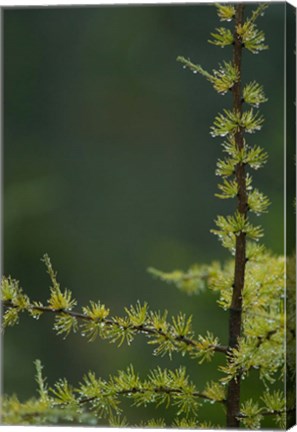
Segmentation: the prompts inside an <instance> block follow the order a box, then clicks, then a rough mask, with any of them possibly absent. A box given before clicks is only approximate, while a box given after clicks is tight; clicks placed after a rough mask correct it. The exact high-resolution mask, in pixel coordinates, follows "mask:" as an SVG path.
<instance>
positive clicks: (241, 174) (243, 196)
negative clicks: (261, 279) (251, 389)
mask: <svg viewBox="0 0 297 432" xmlns="http://www.w3.org/2000/svg"><path fill="white" fill-rule="evenodd" d="M243 11H244V5H243V4H242V3H240V4H238V5H237V6H236V15H235V31H234V47H233V62H234V66H235V67H236V68H237V70H238V71H239V74H240V79H239V80H238V81H237V82H236V83H235V85H234V86H233V88H232V95H233V110H234V111H235V112H237V113H239V114H242V95H241V56H242V40H241V37H240V36H239V34H238V33H237V31H236V28H237V26H238V25H240V24H242V23H243ZM243 132H244V131H243V129H242V128H239V130H238V131H237V132H236V133H235V136H234V138H235V144H236V147H237V149H238V150H241V149H242V148H243V147H244V139H243ZM235 178H236V181H237V184H238V202H237V210H238V212H239V213H241V214H243V215H244V216H245V217H246V215H247V211H248V205H247V191H246V175H245V167H244V164H242V163H239V164H237V166H236V169H235ZM245 265H246V236H245V233H243V232H240V233H239V235H238V236H236V249H235V270H234V285H233V293H232V301H231V307H230V316H229V347H230V348H234V347H236V346H237V343H238V338H239V337H240V334H241V325H242V291H243V288H244V277H245ZM226 405H227V427H229V428H230V427H232V428H238V427H239V424H240V421H239V420H238V419H237V413H238V412H239V408H240V374H238V375H237V376H236V377H235V378H233V379H232V380H231V381H230V383H229V385H228V391H227V404H226Z"/></svg>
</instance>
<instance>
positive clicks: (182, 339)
mask: <svg viewBox="0 0 297 432" xmlns="http://www.w3.org/2000/svg"><path fill="white" fill-rule="evenodd" d="M1 303H2V305H3V306H4V307H7V308H14V307H17V306H15V305H14V304H13V303H11V302H9V301H2V302H1ZM27 310H28V311H29V310H31V311H34V310H35V311H40V312H45V313H51V314H54V315H64V316H65V315H67V316H71V317H73V318H76V319H78V320H82V321H94V322H100V323H104V324H105V325H106V326H110V327H112V326H113V327H122V324H119V323H118V322H117V321H116V320H113V319H112V318H110V319H108V318H102V319H100V321H99V320H96V319H94V318H92V317H90V316H88V315H85V314H83V313H80V312H76V311H71V310H65V309H52V308H51V307H49V306H37V305H34V304H29V305H28V308H27ZM127 329H130V330H132V331H134V332H135V333H142V334H145V335H159V336H164V337H169V336H170V338H171V339H172V340H173V341H174V342H176V345H178V344H180V343H184V344H185V345H187V346H191V347H193V348H194V349H196V350H197V351H199V350H200V349H199V342H198V341H196V340H194V339H190V338H188V337H186V336H181V335H174V334H172V333H170V335H168V334H167V333H165V332H164V331H162V330H160V329H156V328H155V327H151V326H150V325H149V324H141V325H133V324H129V325H128V326H127ZM210 348H212V349H213V350H214V351H215V352H219V353H223V354H226V353H227V350H228V348H227V347H225V346H223V345H210Z"/></svg>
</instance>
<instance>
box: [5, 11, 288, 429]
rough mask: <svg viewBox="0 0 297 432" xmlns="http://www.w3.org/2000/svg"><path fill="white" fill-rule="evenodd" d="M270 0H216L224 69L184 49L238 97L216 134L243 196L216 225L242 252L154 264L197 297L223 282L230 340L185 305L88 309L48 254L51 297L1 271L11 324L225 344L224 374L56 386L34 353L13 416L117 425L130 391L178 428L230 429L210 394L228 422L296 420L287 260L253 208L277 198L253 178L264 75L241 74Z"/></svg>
mask: <svg viewBox="0 0 297 432" xmlns="http://www.w3.org/2000/svg"><path fill="white" fill-rule="evenodd" d="M266 8H267V4H259V5H258V7H256V8H255V9H254V10H253V12H252V13H251V15H250V16H247V17H245V15H246V14H245V13H244V12H245V7H244V4H243V3H237V4H236V5H231V4H230V5H229V4H228V5H223V4H216V10H217V15H218V18H219V20H220V21H221V22H223V23H227V24H226V25H227V26H226V27H223V26H221V27H218V28H217V29H216V31H215V32H214V33H212V34H211V37H212V39H211V40H209V42H210V43H211V44H212V45H214V46H217V47H222V48H225V47H227V48H229V49H230V52H231V53H232V60H229V61H224V62H223V63H221V64H220V65H219V66H218V69H216V70H213V71H211V72H209V71H207V70H205V69H204V68H203V67H202V66H200V65H199V64H195V63H194V62H192V61H191V60H190V59H187V58H185V57H182V56H179V57H178V58H177V60H178V61H179V62H181V63H182V65H183V68H186V69H189V70H190V71H192V72H194V73H195V74H200V75H202V76H203V77H204V78H205V79H206V80H207V81H209V82H210V84H211V85H212V86H213V88H214V89H215V91H216V92H217V93H218V94H220V95H226V96H227V97H228V95H229V96H230V95H231V97H232V106H231V109H225V110H223V113H219V114H218V115H217V116H216V117H215V120H214V122H213V125H212V126H211V130H210V133H211V136H212V137H215V138H216V137H220V138H223V139H224V141H223V143H222V147H223V151H224V153H225V154H227V156H226V157H224V158H223V159H220V160H218V161H217V169H216V174H217V175H218V176H220V177H221V178H222V181H221V183H220V184H219V185H218V189H219V193H217V194H216V196H217V197H218V198H220V199H234V198H235V199H236V201H237V203H236V210H235V212H234V214H232V215H228V216H218V217H217V219H216V221H215V223H216V226H217V228H216V229H213V230H212V232H213V233H214V234H215V235H217V236H218V238H219V240H220V242H221V243H222V246H223V247H225V248H226V249H227V250H228V251H229V252H230V253H231V255H232V257H231V258H230V259H229V260H228V261H226V262H225V263H224V264H220V263H218V262H213V263H211V264H195V265H193V266H191V267H190V268H189V269H188V270H187V271H181V270H175V271H173V272H169V273H168V272H167V273H166V272H163V271H161V270H158V269H154V268H149V269H148V271H149V273H151V274H152V275H153V276H154V277H155V278H158V279H160V280H161V281H163V282H165V283H168V284H171V285H174V286H175V287H176V288H177V289H179V290H180V291H182V292H183V293H185V294H188V295H194V296H197V295H203V292H205V291H211V292H213V293H214V294H215V295H216V297H217V303H218V306H219V307H221V308H222V309H223V310H224V311H226V313H227V314H228V316H229V325H228V340H227V341H226V342H225V344H222V343H220V342H219V339H218V338H217V337H216V336H214V335H213V334H212V333H211V332H210V331H209V332H207V334H206V335H200V334H198V336H196V335H195V333H194V330H193V326H192V317H191V316H189V317H187V316H186V315H185V314H184V313H179V314H178V315H177V316H173V317H172V318H171V320H168V312H167V311H164V312H163V313H161V312H160V311H158V312H154V311H151V310H149V308H148V305H147V304H146V303H144V304H143V305H142V304H140V303H139V302H137V303H136V305H135V306H130V307H126V308H125V309H124V310H125V315H123V316H120V317H119V316H110V310H109V309H108V308H107V307H105V305H103V304H102V303H101V302H100V301H96V302H95V301H90V303H89V304H88V305H87V306H83V307H82V308H81V309H78V307H77V301H76V300H75V299H74V298H73V295H72V292H71V291H70V290H67V289H65V290H62V289H61V286H60V283H59V282H58V280H57V275H56V272H55V271H54V269H53V267H52V263H51V260H50V258H49V257H48V255H44V257H43V262H44V264H45V266H46V269H47V272H48V274H49V277H50V280H51V286H50V296H49V298H48V300H47V303H46V304H43V303H41V302H39V301H32V300H30V298H29V296H28V295H27V294H26V293H24V291H23V289H22V288H21V287H20V285H19V282H18V281H16V280H15V279H13V278H11V277H3V278H2V281H1V302H2V306H3V316H2V328H3V329H7V328H8V327H10V326H14V325H16V324H18V323H19V320H20V316H21V314H23V313H27V314H28V315H30V316H31V317H33V318H34V319H39V318H40V317H41V316H42V315H43V314H50V315H52V316H53V318H54V325H53V330H54V331H55V332H56V333H57V335H62V336H63V337H64V338H66V337H67V336H68V335H69V334H70V333H77V334H80V335H81V336H83V337H85V339H87V340H88V341H89V342H94V341H95V340H96V339H97V338H101V339H106V340H108V341H109V342H112V343H117V344H118V347H120V346H121V345H122V344H123V343H124V342H126V343H127V344H128V345H131V343H132V341H133V339H134V337H135V336H136V335H144V336H145V338H146V340H147V342H148V344H150V345H154V354H155V355H161V356H163V355H169V357H170V358H171V357H172V356H173V355H178V354H182V355H183V356H184V355H187V356H189V359H190V360H194V361H196V362H198V363H199V364H200V363H202V362H204V361H208V362H210V361H212V359H213V357H214V356H215V355H216V354H218V357H217V358H218V359H219V360H220V364H219V366H218V371H219V372H220V378H218V379H216V380H214V381H210V382H208V383H207V384H206V385H205V386H204V389H203V390H198V388H199V387H200V386H196V384H195V383H194V382H193V381H192V380H190V378H189V376H188V375H187V371H186V368H185V367H183V366H181V367H180V368H178V369H175V370H170V369H161V368H160V367H157V368H155V369H153V370H150V371H149V373H148V374H147V376H146V378H145V379H141V378H140V376H139V374H138V373H137V372H135V370H134V367H133V365H131V366H129V367H128V368H127V369H126V370H124V371H118V372H117V373H115V374H114V375H112V376H110V377H109V378H108V379H103V378H98V377H96V375H95V374H94V373H93V372H88V373H87V374H85V375H84V376H83V378H82V381H81V382H80V383H79V384H78V385H77V386H76V387H74V386H72V385H71V384H70V383H68V381H67V380H66V379H64V378H62V379H60V380H58V381H57V382H56V383H55V384H54V385H53V386H52V387H48V384H47V382H46V378H44V377H43V374H42V369H43V367H42V365H41V362H40V361H39V360H36V362H35V367H36V382H37V389H38V390H37V391H38V397H32V398H31V399H29V400H28V401H26V402H21V401H19V400H18V398H17V397H16V396H5V397H4V398H3V401H2V417H3V420H4V424H37V425H41V424H48V423H57V422H59V421H61V420H64V421H65V420H67V421H69V422H70V423H75V422H76V423H83V424H87V425H97V424H100V420H101V419H107V420H108V422H109V424H110V425H111V426H129V422H128V420H127V419H126V417H125V416H123V414H125V413H123V410H122V408H121V401H122V399H123V398H125V399H128V400H129V401H130V402H131V404H132V405H133V406H135V407H140V406H147V405H148V404H153V405H155V406H157V407H158V406H160V405H163V406H164V407H165V409H166V408H168V407H169V406H172V407H174V408H175V414H174V415H175V417H174V418H173V419H172V422H171V424H170V425H169V426H173V427H181V428H197V427H199V428H216V427H222V425H218V426H216V425H213V424H211V423H210V422H204V421H200V420H199V413H200V411H202V412H203V405H204V404H205V403H211V404H214V406H216V407H223V409H224V413H225V417H226V426H227V427H228V428H239V427H246V428H249V429H258V428H260V427H261V426H262V424H263V422H264V421H265V419H266V418H270V417H271V418H273V421H274V424H275V425H276V426H277V427H281V428H284V427H285V426H286V425H287V424H288V418H289V416H290V414H292V413H293V411H294V406H293V405H292V404H290V401H289V400H286V397H285V394H284V392H283V391H282V390H281V389H279V388H278V387H277V385H278V383H282V382H283V380H284V376H285V369H286V364H285V360H286V357H285V353H284V338H285V323H286V325H287V339H288V338H291V339H292V340H293V339H294V338H295V330H294V326H295V323H294V322H290V319H289V318H288V321H287V322H286V317H285V315H284V300H283V297H284V276H285V275H284V269H285V258H284V257H283V256H276V255H274V254H272V253H271V252H270V251H269V250H267V249H266V248H265V247H264V246H263V245H262V244H260V243H259V240H260V239H261V237H262V236H263V230H262V228H261V226H254V225H253V224H252V223H251V221H250V218H249V215H250V214H251V213H253V214H256V215H260V214H262V213H265V212H267V209H268V206H269V204H270V201H269V199H268V198H267V197H266V196H265V195H264V194H263V193H262V192H260V191H259V190H258V189H257V188H254V187H253V179H252V175H251V174H250V171H252V170H255V169H259V168H261V167H262V166H263V165H264V164H265V163H266V162H267V153H266V152H265V151H264V150H263V149H262V148H261V147H259V146H257V145H254V146H252V145H248V144H247V142H246V135H247V134H252V133H255V132H257V131H259V130H260V129H261V128H262V125H263V123H264V118H263V117H262V116H261V114H259V112H258V111H256V112H255V110H256V109H258V108H259V106H260V105H261V104H262V103H264V102H266V101H267V100H268V99H267V98H266V96H265V94H264V90H263V87H262V86H261V85H260V84H258V83H257V82H255V81H252V82H249V83H244V82H243V80H242V57H243V55H245V53H247V52H249V53H251V54H255V53H259V52H261V51H263V50H266V49H267V48H268V46H267V45H265V43H264V41H265V35H264V32H263V31H261V30H259V29H258V27H257V25H256V22H257V20H258V18H260V17H261V16H262V15H263V14H264V12H265V9H266ZM228 26H230V27H231V28H229V27H228ZM246 107H247V108H246ZM292 260H294V257H292ZM294 284H295V281H294V280H293V279H292V280H291V281H290V284H288V286H287V289H288V290H292V291H293V290H294V289H295V286H294ZM226 322H227V320H226ZM252 371H253V372H254V373H255V374H257V378H258V379H259V382H261V383H264V386H265V390H264V391H263V392H262V393H261V396H260V397H258V398H256V399H255V400H254V399H247V400H243V397H242V392H241V389H242V386H243V379H244V378H246V377H248V376H249V374H250V373H251V372H252ZM287 373H289V374H294V373H295V364H293V363H292V364H289V365H288V372H287ZM195 378H196V377H195ZM197 381H198V382H199V370H198V369H197ZM135 426H137V425H135ZM138 426H144V427H166V426H168V422H167V423H166V421H165V420H164V419H162V418H160V419H151V420H150V421H148V422H144V423H142V424H141V425H138Z"/></svg>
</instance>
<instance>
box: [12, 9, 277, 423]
mask: <svg viewBox="0 0 297 432" xmlns="http://www.w3.org/2000/svg"><path fill="white" fill-rule="evenodd" d="M254 7H255V6H254ZM284 7H285V4H284V3H274V4H271V5H270V7H269V9H268V10H267V12H266V14H265V16H264V17H263V18H262V17H261V19H260V21H259V25H260V27H261V28H262V29H263V30H264V31H265V34H266V40H267V43H268V44H269V47H270V49H269V50H267V51H264V52H263V53H261V54H259V55H252V54H251V53H249V52H246V53H244V60H243V80H244V82H247V81H252V80H257V81H259V82H260V83H262V84H263V85H264V88H265V92H266V94H267V96H268V97H269V102H268V103H266V104H265V105H264V106H263V107H261V112H262V113H263V115H264V116H265V119H266V121H265V124H264V127H263V129H262V131H261V132H259V133H257V134H255V135H251V136H248V141H249V143H250V144H258V145H260V146H262V147H264V148H265V150H267V151H268V153H269V156H270V157H269V163H268V164H267V165H266V167H265V169H263V170H260V171H259V172H254V173H253V177H254V180H255V184H256V185H257V186H258V187H259V189H260V190H262V191H263V192H264V193H266V194H267V195H268V196H269V197H270V198H271V201H272V205H271V207H270V211H269V213H268V214H267V215H265V216H262V217H261V218H257V221H256V222H257V223H261V224H263V226H264V228H265V239H264V242H265V244H266V245H267V246H268V247H269V248H271V249H272V250H273V251H274V252H276V253H283V186H284V185H283V158H284V143H283V134H284V129H283V119H284V111H283V94H284V87H283V83H284V77H283V59H284V52H283V49H284V25H283V23H284V21H283V18H284ZM251 10H252V5H247V7H246V13H247V14H249V13H250V12H251ZM3 22H4V147H3V158H4V174H3V189H4V195H3V196H4V201H3V206H4V211H3V232H4V239H3V250H4V263H3V268H4V273H5V274H6V275H11V276H13V277H14V278H16V279H18V280H20V281H21V285H22V287H23V288H24V289H25V291H26V292H27V293H28V295H29V296H30V298H32V299H35V300H41V301H46V299H47V298H48V292H49V291H48V288H49V279H48V277H47V275H46V272H45V268H44V265H43V264H42V263H41V261H40V258H41V257H42V255H43V254H44V253H45V252H47V253H48V254H49V255H50V257H51V259H52V262H53V265H54V267H55V269H56V270H57V271H58V279H59V281H60V282H61V285H62V287H67V288H69V289H71V290H72V292H73V295H74V296H75V297H76V298H77V300H78V302H79V304H81V305H84V304H86V303H87V302H88V301H89V300H90V299H93V300H98V299H100V300H101V301H102V302H103V303H104V304H106V306H108V307H110V308H111V313H112V314H121V313H122V312H123V307H124V306H127V305H130V304H135V303H136V301H137V300H138V299H139V300H140V301H141V302H143V301H148V303H149V305H150V308H151V309H152V310H156V309H160V310H164V309H168V310H169V312H170V314H171V313H172V314H175V313H177V312H178V311H180V310H181V311H185V312H186V313H187V314H193V315H194V326H195V328H196V330H197V332H201V333H202V334H204V333H205V332H206V331H207V330H210V331H212V332H214V333H215V334H217V335H218V336H219V337H220V339H221V342H222V343H227V322H228V316H227V314H226V313H224V312H223V311H222V310H220V309H218V307H217V305H216V296H215V295H213V294H212V293H204V294H201V295H200V296H199V297H186V296H185V295H183V294H182V293H180V292H178V291H176V290H175V289H174V288H173V287H171V286H169V285H164V284H162V283H160V282H158V281H156V280H154V279H153V278H152V277H151V276H150V275H149V274H148V273H147V271H146V269H147V267H149V266H154V267H157V268H160V269H162V270H165V271H166V270H168V271H170V270H173V269H176V268H180V269H187V267H188V266H190V265H191V264H193V263H195V262H203V263H208V262H210V261H212V260H217V259H219V260H225V259H228V258H229V256H228V254H227V252H226V251H225V250H224V249H223V248H222V247H221V246H220V244H219V243H218V241H217V239H216V238H215V237H214V236H213V235H212V234H211V233H210V232H209V231H210V229H211V228H213V227H214V222H213V221H214V219H215V217H216V216H217V215H218V214H227V213H231V212H232V211H233V209H234V203H233V202H231V201H228V202H225V201H222V200H219V199H217V198H215V197H214V194H215V193H216V192H217V187H216V185H217V181H218V178H216V177H215V173H214V172H215V165H216V160H217V159H218V158H219V157H222V149H221V147H220V140H219V139H213V138H211V136H210V134H209V128H210V125H211V123H212V121H213V119H214V117H215V115H216V114H217V113H218V112H219V111H221V110H222V109H223V108H224V107H230V106H231V103H232V102H231V95H227V96H225V97H222V96H219V95H218V94H217V93H216V92H214V91H213V89H212V88H211V86H210V84H209V83H208V82H206V81H205V80H204V78H202V77H200V76H197V75H194V74H192V73H191V72H190V71H188V70H184V69H183V68H182V67H181V65H180V64H178V63H177V62H176V57H177V56H178V55H183V56H185V57H190V58H191V60H192V61H194V62H197V63H198V62H199V63H200V64H201V65H202V66H203V67H205V68H206V69H208V70H211V69H212V68H214V67H216V66H217V64H218V63H219V62H221V61H222V60H224V59H229V58H230V56H231V49H230V48H226V49H224V50H222V49H219V48H217V47H214V46H212V45H210V44H208V43H207V39H208V38H209V35H210V32H212V31H213V30H214V28H215V27H216V26H220V23H219V21H218V18H217V16H216V11H215V8H214V7H213V6H212V5H199V4H197V5H163V6H161V5H154V6H144V5H142V6H141V5H139V6H116V7H107V6H101V7H83V8H80V7H76V8H70V7H68V8H67V7H65V8H62V7H61V8H20V9H18V8H11V9H5V10H4V19H3ZM227 25H228V24H227ZM276 30H277V31H276ZM51 326H52V317H46V316H44V317H42V319H40V321H39V322H36V321H35V320H32V319H30V318H27V317H22V320H21V323H20V325H19V326H17V327H15V328H12V329H9V330H8V331H7V332H6V334H5V337H4V340H3V347H4V350H3V391H4V392H5V393H9V394H11V393H17V394H18V395H19V396H20V398H22V399H24V398H28V397H30V396H31V395H32V394H34V392H35V382H34V367H33V361H34V360H35V359H36V358H39V359H40V360H41V361H42V363H43V364H44V365H45V370H44V372H45V375H47V377H48V381H49V383H50V384H51V383H53V381H54V380H56V379H58V378H59V377H66V378H67V379H69V380H70V381H71V382H73V383H74V384H75V383H77V382H78V381H79V380H80V378H81V377H82V375H83V373H84V372H86V371H88V370H94V371H95V372H96V373H97V375H101V376H103V377H108V374H109V373H112V372H114V371H116V370H118V369H123V368H126V367H127V366H128V365H129V364H130V363H133V364H134V366H135V368H136V370H138V371H140V373H141V374H142V376H143V375H145V374H146V373H147V372H148V370H149V368H151V367H155V366H157V365H160V366H162V367H172V368H174V367H176V366H179V365H181V364H185V365H186V366H187V368H188V372H189V373H190V374H191V377H192V379H193V381H194V382H195V383H196V384H197V386H198V387H199V388H203V385H204V383H205V382H206V381H207V380H210V379H213V378H216V377H219V376H220V374H219V373H218V372H217V371H216V365H217V364H218V363H219V362H220V361H221V360H222V358H221V357H220V354H218V356H217V357H216V360H215V361H214V363H212V364H206V365H203V366H201V367H199V366H197V363H195V362H194V361H191V360H188V359H187V358H181V357H180V356H179V355H175V356H174V357H173V359H172V360H171V361H170V359H168V358H167V357H164V358H157V357H154V356H152V347H150V346H147V345H146V343H145V341H144V339H143V338H142V337H141V336H139V337H137V338H136V340H135V342H134V343H133V344H132V346H131V347H129V348H127V347H126V346H123V347H121V348H120V349H117V347H116V346H115V345H111V344H109V343H108V342H106V341H100V340H98V341H96V342H94V343H92V344H88V343H87V342H86V341H85V340H84V339H83V338H81V337H79V336H78V335H71V336H70V337H69V338H68V339H67V340H66V341H64V340H62V338H60V337H56V336H55V335H54V333H53V331H52V330H51ZM199 368H200V369H199ZM255 383H257V379H256V374H255V375H252V377H251V380H250V385H249V384H245V385H244V389H243V395H254V393H255V387H257V386H258V384H255ZM170 415H171V413H170V411H169V412H168V413H164V411H163V410H162V409H155V408H153V407H152V408H148V409H146V410H145V409H136V408H134V409H130V410H128V412H127V417H128V420H129V421H130V422H131V423H132V424H133V422H139V421H140V420H145V419H146V418H150V417H152V416H153V417H161V416H165V417H166V416H167V417H168V416H170ZM209 417H210V418H211V419H212V421H213V422H214V423H217V422H220V421H223V420H222V419H223V411H222V409H221V407H216V406H212V405H206V407H205V409H203V410H201V415H200V417H199V418H200V419H201V420H203V419H204V418H206V419H207V418H209ZM267 425H269V424H268V423H267Z"/></svg>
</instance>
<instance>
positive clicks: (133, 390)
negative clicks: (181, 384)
mask: <svg viewBox="0 0 297 432" xmlns="http://www.w3.org/2000/svg"><path fill="white" fill-rule="evenodd" d="M146 392H150V393H156V394H167V395H178V394H183V393H185V392H184V391H183V389H181V388H170V387H164V386H162V387H155V388H153V389H152V388H151V387H149V388H145V387H143V386H141V388H135V387H133V388H131V389H125V390H119V391H118V392H116V395H117V396H126V395H131V394H137V393H138V394H143V393H146ZM191 396H193V397H197V398H201V399H205V400H209V401H212V402H219V403H225V400H220V401H218V400H215V399H212V398H210V397H208V396H206V395H205V394H204V393H201V392H197V391H194V392H193V393H191ZM95 399H97V396H92V397H89V398H84V399H81V400H80V401H79V403H80V404H84V403H88V402H92V401H93V400H95Z"/></svg>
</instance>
